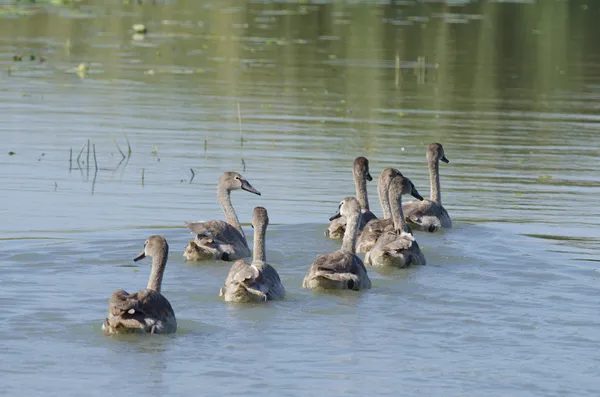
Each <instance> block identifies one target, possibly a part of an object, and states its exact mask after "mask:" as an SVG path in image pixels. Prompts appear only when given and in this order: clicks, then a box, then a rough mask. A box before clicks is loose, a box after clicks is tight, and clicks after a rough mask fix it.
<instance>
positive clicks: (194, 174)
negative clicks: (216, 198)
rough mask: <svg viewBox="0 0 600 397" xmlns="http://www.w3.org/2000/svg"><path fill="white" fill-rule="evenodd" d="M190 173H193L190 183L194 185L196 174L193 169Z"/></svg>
mask: <svg viewBox="0 0 600 397" xmlns="http://www.w3.org/2000/svg"><path fill="white" fill-rule="evenodd" d="M190 171H191V172H192V179H190V183H192V181H193V180H194V177H195V176H196V173H195V172H194V170H193V169H191V168H190Z"/></svg>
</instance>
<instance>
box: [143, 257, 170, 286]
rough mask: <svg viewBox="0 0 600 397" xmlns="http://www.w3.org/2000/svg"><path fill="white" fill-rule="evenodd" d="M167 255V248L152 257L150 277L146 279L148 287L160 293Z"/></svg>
mask: <svg viewBox="0 0 600 397" xmlns="http://www.w3.org/2000/svg"><path fill="white" fill-rule="evenodd" d="M168 257H169V252H168V248H167V249H165V250H163V251H162V252H160V253H158V254H156V255H154V256H153V257H152V271H151V272H150V278H149V279H148V286H147V288H148V289H151V290H153V291H156V292H158V293H160V289H161V286H162V279H163V274H164V272H165V267H166V265H167V259H168Z"/></svg>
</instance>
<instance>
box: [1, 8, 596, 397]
mask: <svg viewBox="0 0 600 397" xmlns="http://www.w3.org/2000/svg"><path fill="white" fill-rule="evenodd" d="M133 3H134V4H124V3H123V2H116V1H114V2H97V1H82V2H76V3H75V4H74V5H64V6H58V5H56V4H50V5H47V4H44V3H39V2H38V3H37V4H34V5H24V4H22V2H18V3H17V4H13V5H11V6H3V7H4V8H0V33H1V34H0V66H1V68H2V73H1V76H0V82H1V84H0V109H2V111H1V112H2V120H3V123H1V124H0V135H1V136H2V144H1V145H0V147H1V151H0V183H1V185H2V190H3V194H2V195H1V197H0V215H1V216H2V219H3V222H2V223H1V224H0V250H1V251H2V253H3V258H4V260H3V261H2V264H1V265H0V266H1V270H2V274H3V275H2V277H0V291H2V292H1V293H0V308H1V309H2V312H3V314H4V315H3V316H2V319H1V320H0V330H1V331H2V334H3V338H2V342H0V347H1V348H2V352H3V360H2V361H1V362H0V370H1V371H2V373H3V374H4V375H3V376H2V385H3V386H4V387H3V391H4V392H5V393H6V394H7V395H16V394H19V395H23V396H29V395H39V394H42V393H43V394H45V395H70V394H74V393H77V392H80V391H81V390H86V392H87V394H88V395H105V394H106V393H107V391H110V393H113V392H114V393H117V392H119V393H145V394H168V395H189V394H190V393H197V392H198V390H206V391H207V392H208V393H211V392H218V393H220V394H225V395H242V394H243V395H247V394H248V393H249V391H256V390H260V392H261V393H263V394H264V393H266V394H268V395H309V394H310V395H323V396H331V395H365V394H369V395H379V396H383V395H397V394H398V393H399V392H400V393H403V394H406V395H416V394H423V393H425V394H427V395H430V396H463V395H486V396H506V395H519V396H582V395H596V394H597V392H598V390H599V389H600V382H599V381H598V376H597V375H598V372H599V370H600V368H599V367H600V360H599V358H598V355H597V354H596V353H595V352H596V350H597V348H596V347H597V346H598V344H599V343H600V338H599V337H598V332H597V329H598V326H599V325H600V320H599V317H598V315H597V312H598V301H599V298H600V288H599V287H598V276H599V274H598V270H597V264H598V249H599V246H600V232H599V230H600V229H599V228H598V225H599V224H600V213H599V211H598V206H597V200H596V197H597V196H598V193H600V177H599V175H600V173H599V172H598V171H599V167H598V155H599V151H600V150H599V148H600V134H599V133H598V132H599V131H598V129H599V128H598V122H599V121H600V117H598V115H597V108H598V105H597V103H598V100H599V99H600V92H599V91H600V68H599V66H600V56H599V55H600V53H599V52H598V49H597V43H596V38H597V37H598V34H599V33H600V32H597V29H598V28H597V27H596V25H597V23H596V19H595V18H596V17H595V16H596V15H597V13H598V9H597V7H596V6H595V5H588V4H584V3H582V2H577V1H572V2H551V3H548V4H545V3H544V5H542V4H512V3H508V4H504V3H503V4H499V3H493V2H473V3H471V2H460V4H459V5H456V6H450V5H444V4H437V3H420V2H414V3H413V2H402V3H401V4H398V5H387V4H374V3H369V4H361V3H359V2H348V3H337V2H318V3H316V2H315V3H312V2H300V3H292V2H252V1H249V2H241V1H240V2H237V1H227V2H210V1H202V2H196V1H169V2H160V1H159V2H156V3H157V4H152V3H147V2H142V3H143V4H137V3H136V2H133ZM507 20H511V21H513V22H514V26H513V28H512V29H507V28H504V26H505V21H507ZM135 23H144V24H145V25H146V26H147V28H148V33H147V34H146V35H144V36H141V37H138V36H135V35H134V32H133V31H132V26H133V24H135ZM15 56H18V57H17V58H14V57H15ZM19 57H20V60H18V59H19ZM13 58H14V59H13ZM81 64H84V65H85V66H81V67H79V65H81ZM238 106H239V116H238ZM240 118H241V132H240ZM124 132H125V133H126V136H125V135H124ZM126 137H127V139H128V140H129V142H130V145H131V150H132V152H131V156H130V157H128V158H126V159H125V160H124V161H121V160H122V156H121V154H120V153H119V149H118V148H117V146H116V145H115V141H116V142H117V144H118V146H119V148H120V150H121V151H123V152H124V154H125V155H126V157H127V154H128V153H127V141H126ZM88 140H89V142H90V147H91V148H92V150H90V154H89V158H88V151H87V142H88ZM434 141H438V142H441V143H443V145H444V148H445V151H446V155H447V157H448V158H449V159H450V164H442V165H441V178H442V184H443V185H442V186H443V190H442V196H443V200H444V205H445V207H446V208H447V209H448V211H449V213H450V214H451V216H452V218H453V220H454V225H455V227H454V228H453V229H451V230H448V231H444V232H442V233H439V234H436V235H429V234H423V233H417V234H416V238H417V240H418V241H419V245H420V246H421V247H422V248H423V251H424V254H425V256H426V258H427V262H428V264H427V266H424V267H419V268H411V269H405V270H395V271H387V272H377V271H374V270H372V269H369V274H370V277H371V279H372V281H373V288H372V289H371V290H369V291H366V292H364V293H338V294H319V293H312V292H309V291H305V290H303V289H302V288H300V285H301V281H302V278H303V276H304V274H305V272H306V269H307V268H308V266H309V265H310V263H311V262H312V261H313V260H314V258H315V257H316V255H318V254H320V253H325V252H328V251H331V250H334V249H336V248H337V247H338V245H339V244H338V243H337V242H335V241H330V240H328V239H326V238H325V237H324V236H323V231H324V229H325V227H326V225H327V218H328V217H329V216H331V215H332V214H333V213H334V212H335V210H336V208H337V203H338V202H339V200H340V199H341V198H343V197H345V196H347V195H352V194H354V188H353V186H352V176H351V168H350V167H351V164H352V160H353V159H354V158H355V157H356V156H358V155H364V156H366V157H368V158H369V160H370V164H371V173H372V174H373V175H374V176H375V175H377V174H378V173H379V172H381V170H383V168H385V167H388V166H394V167H397V168H399V169H400V170H401V171H402V172H403V173H404V174H405V175H407V176H408V177H410V178H411V180H412V181H413V182H414V183H415V185H416V187H417V188H418V189H419V190H420V192H421V193H422V194H423V195H426V194H427V193H428V189H429V180H428V174H427V167H426V164H425V148H426V145H427V144H428V143H430V142H434ZM84 145H86V146H84ZM94 147H95V151H96V161H94V153H93V148H94ZM82 148H83V151H82V153H81V157H80V158H79V163H78V162H77V157H78V155H79V153H80V150H81V149H82ZM9 152H14V155H9ZM70 152H71V153H72V154H70ZM96 164H97V166H98V170H97V171H96ZM190 169H192V170H193V172H194V173H193V174H192V171H190ZM229 170H235V171H238V172H241V173H242V174H243V175H244V176H245V177H246V178H247V179H248V180H249V181H250V182H251V183H252V184H253V186H254V187H256V188H257V189H258V190H260V191H261V193H262V196H260V197H259V196H254V195H250V194H247V193H245V192H235V193H233V195H232V197H233V201H234V205H235V207H236V209H237V211H238V214H239V216H240V219H241V220H242V222H243V223H244V224H245V225H248V222H249V221H250V218H251V211H252V208H253V207H254V206H257V205H262V206H265V207H266V208H267V209H268V211H269V218H270V220H271V225H270V227H269V230H268V234H267V256H268V259H269V261H270V262H271V263H272V264H273V265H274V266H275V267H276V268H277V269H278V271H279V273H280V275H281V278H282V280H283V282H284V284H285V286H286V289H287V297H286V299H285V300H284V301H281V302H275V303H269V304H267V305H262V306H235V305H228V304H225V303H223V302H222V301H221V300H220V299H219V298H218V296H217V294H218V290H219V287H220V286H221V284H222V282H223V281H224V280H225V277H226V275H227V272H228V270H229V266H230V265H229V264H227V263H222V262H213V263H206V264H202V265H198V264H190V263H185V262H184V260H183V258H182V256H181V254H182V252H183V247H184V246H185V244H186V242H187V241H188V240H189V238H190V237H191V236H190V234H189V233H188V232H187V230H186V229H185V228H184V227H182V226H183V222H184V221H187V220H207V219H220V218H222V213H221V210H220V207H219V205H218V203H217V201H216V182H217V180H218V178H219V176H220V174H221V173H222V172H224V171H229ZM192 176H193V179H192ZM369 190H370V192H371V196H370V199H371V205H372V207H373V208H374V212H376V213H380V210H379V206H378V200H377V197H376V195H375V193H376V189H375V184H374V183H371V184H369ZM156 233H160V234H163V235H165V236H166V238H167V239H168V241H169V244H170V247H171V255H170V261H169V266H168V267H167V272H166V274H165V280H164V291H163V292H164V294H165V295H166V296H167V297H168V299H169V300H170V301H171V303H172V305H173V307H174V308H175V311H176V314H177V317H178V321H179V329H178V332H177V334H176V335H173V336H161V337H154V338H141V337H123V338H107V337H105V336H103V335H102V333H101V322H102V320H103V318H104V315H105V313H106V309H107V299H108V297H109V296H110V293H111V292H112V291H113V290H115V289H117V288H125V289H127V290H129V291H130V292H131V291H135V290H136V289H139V288H142V287H143V286H145V284H146V281H147V277H148V273H149V263H145V262H142V263H136V264H134V263H133V262H132V259H133V257H134V256H135V255H136V254H137V253H138V252H139V250H140V249H141V248H142V245H143V241H144V239H145V238H146V237H148V236H149V235H151V234H156ZM247 234H248V237H249V238H251V236H252V230H251V229H250V228H249V227H248V228H247Z"/></svg>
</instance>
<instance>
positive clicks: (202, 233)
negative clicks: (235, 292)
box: [183, 172, 260, 261]
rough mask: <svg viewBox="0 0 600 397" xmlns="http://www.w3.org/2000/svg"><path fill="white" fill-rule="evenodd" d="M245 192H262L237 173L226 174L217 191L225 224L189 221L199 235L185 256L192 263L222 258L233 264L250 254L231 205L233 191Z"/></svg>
mask: <svg viewBox="0 0 600 397" xmlns="http://www.w3.org/2000/svg"><path fill="white" fill-rule="evenodd" d="M240 189H241V190H245V191H247V192H250V193H254V194H257V195H259V196H260V192H259V191H258V190H256V189H255V188H253V187H252V185H250V183H249V182H248V181H247V180H245V179H244V178H243V177H242V176H241V175H240V174H238V173H237V172H225V173H224V174H223V175H222V176H221V178H220V180H219V186H218V188H217V198H218V199H219V203H220V204H221V207H222V208H223V212H224V213H225V218H226V221H222V220H214V221H206V222H186V223H185V225H186V226H187V227H188V229H190V231H191V232H192V233H193V234H194V235H195V236H196V237H195V239H194V240H193V241H190V242H189V243H188V245H187V246H186V248H185V251H184V253H183V256H184V257H185V258H186V259H187V260H189V261H201V260H208V259H221V260H225V261H233V260H236V259H240V258H246V257H249V256H250V255H251V252H250V248H249V247H248V243H247V241H246V236H245V234H244V231H243V230H242V226H241V225H240V221H239V220H238V217H237V214H236V213H235V210H234V209H233V205H232V204H231V197H230V195H231V191H233V190H240Z"/></svg>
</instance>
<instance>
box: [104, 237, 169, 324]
mask: <svg viewBox="0 0 600 397" xmlns="http://www.w3.org/2000/svg"><path fill="white" fill-rule="evenodd" d="M146 256H151V257H152V271H151V273H150V279H149V280H148V286H147V287H146V289H143V290H141V291H139V292H136V293H135V294H129V293H128V292H127V291H125V290H122V289H119V290H116V291H115V292H113V294H112V296H111V297H110V300H109V302H108V317H106V318H105V319H104V323H103V324H102V330H103V331H104V333H106V334H108V335H111V334H117V333H124V332H142V333H150V334H167V333H173V332H175V331H176V330H177V320H176V319H175V312H173V308H172V307H171V304H170V303H169V301H168V300H167V298H165V297H164V296H163V295H162V294H161V293H160V287H161V283H162V278H163V273H164V271H165V266H166V265H167V258H168V256H169V245H168V244H167V240H165V238H164V237H162V236H150V238H148V240H146V242H145V243H144V250H143V251H142V252H141V253H140V254H139V255H138V256H137V257H136V258H135V259H134V261H136V262H137V261H139V260H140V259H143V258H144V257H146Z"/></svg>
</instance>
